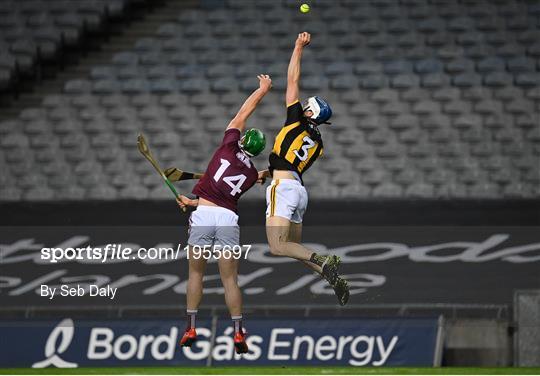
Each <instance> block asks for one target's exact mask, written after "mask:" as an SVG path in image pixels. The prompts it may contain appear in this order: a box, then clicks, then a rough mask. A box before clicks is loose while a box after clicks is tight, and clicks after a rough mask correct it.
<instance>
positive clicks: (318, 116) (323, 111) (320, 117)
mask: <svg viewBox="0 0 540 376" xmlns="http://www.w3.org/2000/svg"><path fill="white" fill-rule="evenodd" d="M307 110H309V111H311V112H312V115H311V116H310V117H308V119H309V120H310V121H311V122H312V123H315V124H317V125H319V124H331V123H329V122H328V120H329V119H330V118H331V117H332V109H331V108H330V105H329V104H328V103H327V102H326V101H325V100H324V99H322V98H319V97H317V96H314V97H309V98H308V100H307V102H306V104H305V105H304V112H305V111H307Z"/></svg>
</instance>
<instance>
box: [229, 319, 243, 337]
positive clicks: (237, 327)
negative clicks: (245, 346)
mask: <svg viewBox="0 0 540 376" xmlns="http://www.w3.org/2000/svg"><path fill="white" fill-rule="evenodd" d="M231 319H232V322H233V326H234V332H235V333H242V315H238V316H231Z"/></svg>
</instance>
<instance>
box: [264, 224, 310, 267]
mask: <svg viewBox="0 0 540 376" xmlns="http://www.w3.org/2000/svg"><path fill="white" fill-rule="evenodd" d="M290 225H291V222H290V221H289V219H287V218H285V217H281V216H277V215H274V216H271V217H268V218H266V236H267V238H268V245H269V246H270V252H272V254H273V255H275V256H287V257H292V258H295V259H297V260H302V261H309V260H310V258H311V255H312V254H313V253H314V252H313V251H312V250H310V249H308V248H306V247H304V246H303V245H302V244H300V243H296V242H293V241H289V229H290Z"/></svg>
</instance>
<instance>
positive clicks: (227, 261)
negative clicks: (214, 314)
mask: <svg viewBox="0 0 540 376" xmlns="http://www.w3.org/2000/svg"><path fill="white" fill-rule="evenodd" d="M216 245H220V246H222V247H223V249H222V256H221V258H220V259H219V260H218V266H219V275H220V277H221V283H222V284H223V289H224V290H225V303H226V304H227V308H228V309H229V313H230V315H231V320H232V324H233V327H234V336H233V341H234V347H235V350H236V352H237V353H238V354H244V353H247V352H248V346H247V343H246V334H245V333H244V330H243V327H242V319H243V317H242V291H241V290H240V286H238V263H239V260H238V259H235V258H234V257H232V252H230V251H231V250H233V247H235V246H236V247H238V245H240V229H239V227H238V216H237V215H236V214H234V213H232V212H230V213H229V212H227V211H225V212H223V213H222V214H220V219H219V226H218V227H217V230H216ZM227 250H229V252H227Z"/></svg>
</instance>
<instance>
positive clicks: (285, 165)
mask: <svg viewBox="0 0 540 376" xmlns="http://www.w3.org/2000/svg"><path fill="white" fill-rule="evenodd" d="M322 154H323V142H322V138H321V133H320V132H319V130H318V129H317V127H316V126H313V125H311V124H310V123H309V122H308V121H307V119H306V118H305V117H304V110H303V109H302V105H301V104H300V102H299V101H296V102H294V103H293V104H290V105H289V106H288V107H287V120H286V121H285V125H284V126H283V128H281V130H280V131H279V133H278V135H277V136H276V140H275V141H274V147H273V149H272V152H271V153H270V158H269V162H270V172H272V171H273V170H287V171H295V172H296V173H298V175H299V176H300V177H301V176H302V174H303V173H304V172H305V171H306V170H307V169H308V168H310V167H311V165H312V164H313V162H315V160H317V158H318V157H319V156H321V155H322Z"/></svg>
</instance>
